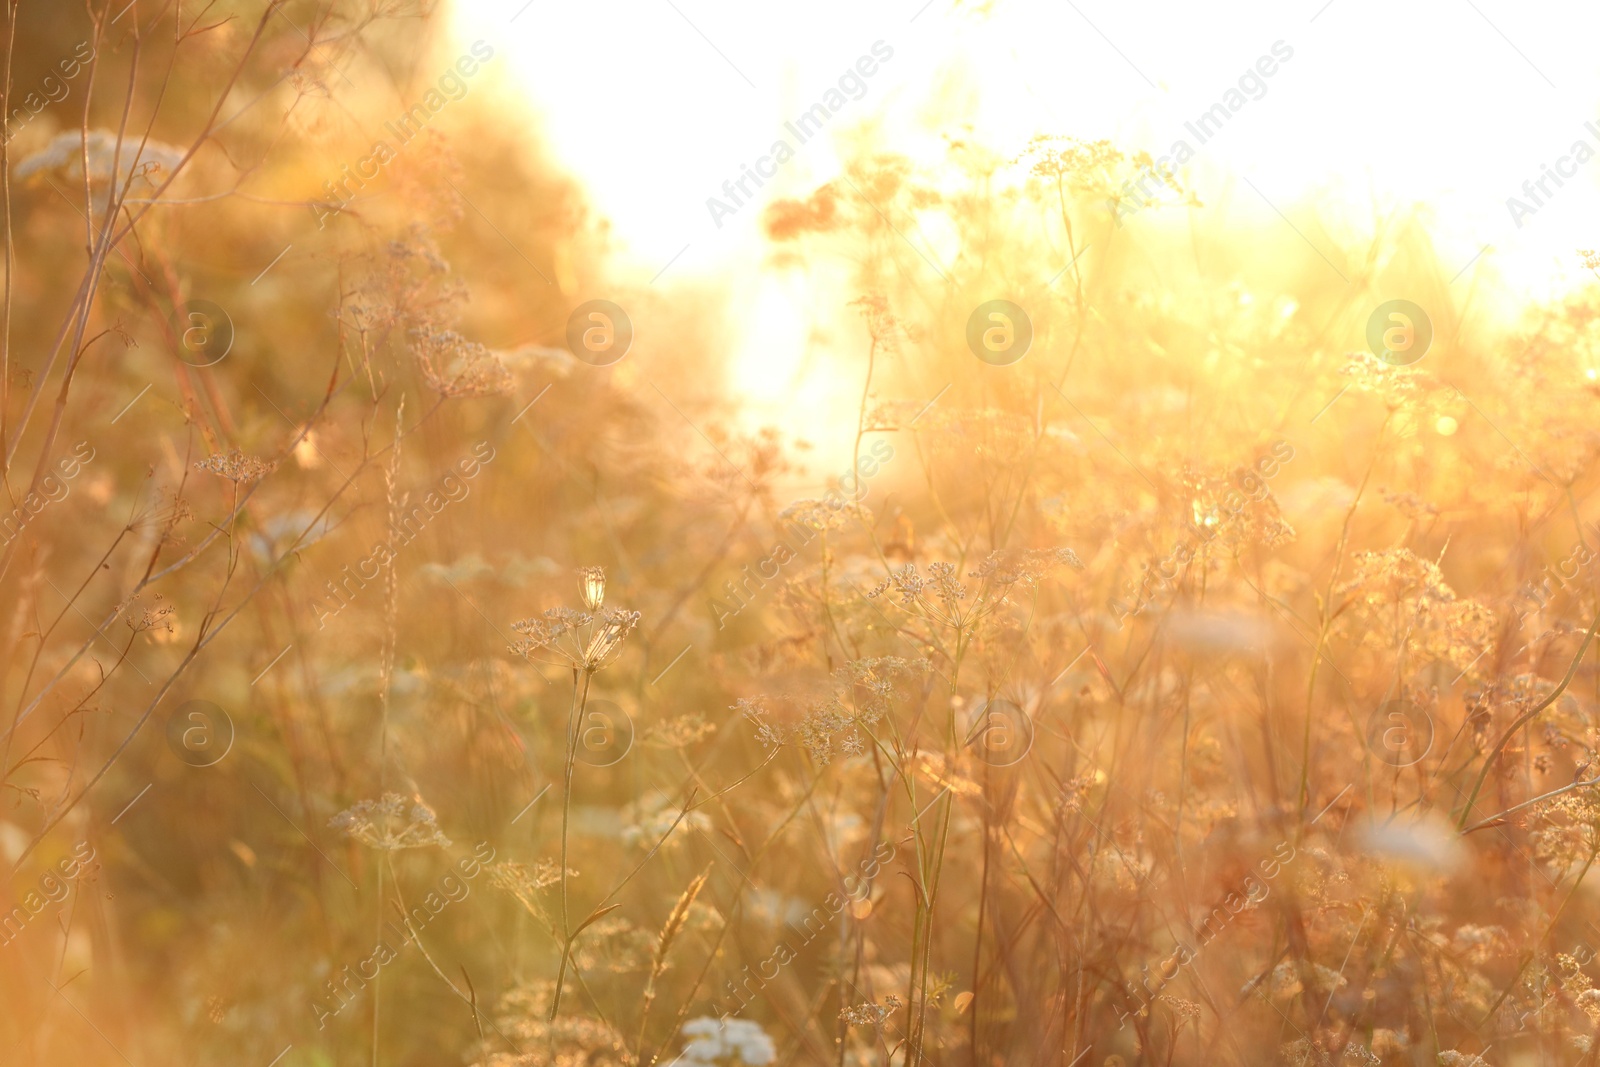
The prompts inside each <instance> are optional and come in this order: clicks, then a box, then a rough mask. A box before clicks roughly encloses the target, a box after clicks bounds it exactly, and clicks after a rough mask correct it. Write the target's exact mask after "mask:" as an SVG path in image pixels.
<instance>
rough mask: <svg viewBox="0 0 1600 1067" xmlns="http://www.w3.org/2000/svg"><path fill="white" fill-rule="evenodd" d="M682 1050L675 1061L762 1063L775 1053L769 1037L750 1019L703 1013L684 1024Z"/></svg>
mask: <svg viewBox="0 0 1600 1067" xmlns="http://www.w3.org/2000/svg"><path fill="white" fill-rule="evenodd" d="M683 1036H684V1037H686V1038H688V1039H689V1040H688V1041H687V1042H685V1043H684V1046H683V1053H682V1054H681V1055H680V1056H679V1059H678V1062H679V1063H682V1064H685V1065H687V1067H712V1065H716V1067H734V1065H735V1064H743V1065H744V1067H765V1065H766V1064H769V1063H771V1062H772V1061H773V1060H775V1059H776V1058H777V1056H778V1050H777V1047H776V1046H774V1045H773V1043H772V1038H770V1037H768V1036H767V1032H766V1031H765V1030H763V1029H762V1028H761V1024H760V1023H758V1022H755V1021H753V1020H751V1019H722V1020H718V1019H713V1018H711V1017H709V1016H702V1017H700V1018H698V1019H690V1020H689V1021H688V1022H686V1023H684V1024H683Z"/></svg>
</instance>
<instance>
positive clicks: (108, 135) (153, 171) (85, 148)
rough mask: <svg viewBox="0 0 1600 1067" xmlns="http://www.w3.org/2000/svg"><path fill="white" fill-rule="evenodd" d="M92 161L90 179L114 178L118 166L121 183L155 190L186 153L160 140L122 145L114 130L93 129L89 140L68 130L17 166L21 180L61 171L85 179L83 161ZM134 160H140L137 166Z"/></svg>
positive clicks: (69, 175) (76, 132) (139, 141)
mask: <svg viewBox="0 0 1600 1067" xmlns="http://www.w3.org/2000/svg"><path fill="white" fill-rule="evenodd" d="M85 155H87V157H88V160H89V180H90V181H93V182H103V181H106V180H108V179H109V178H111V176H112V170H111V168H112V165H113V163H115V165H116V179H117V182H118V183H119V184H121V183H123V182H126V181H128V180H129V178H132V179H133V180H135V181H140V182H143V183H144V184H145V185H147V186H150V187H154V186H157V185H160V184H161V183H162V182H163V181H165V180H166V179H165V175H166V174H168V173H170V172H171V171H172V169H173V168H174V167H176V166H177V165H178V163H179V161H180V160H182V159H183V150H182V149H181V148H177V147H175V146H173V145H169V144H163V143H161V142H160V141H151V140H143V141H141V140H138V139H130V140H125V141H121V142H120V148H119V141H118V138H117V135H116V133H114V132H113V131H111V130H90V131H89V136H88V139H87V140H85V139H84V136H83V134H82V133H81V132H80V131H78V130H68V131H67V132H65V133H58V134H56V135H55V137H53V138H51V140H50V143H49V144H47V145H45V146H44V147H43V148H42V149H40V150H39V151H37V152H35V153H34V154H33V155H31V156H29V157H28V158H27V159H24V160H23V161H22V162H21V163H18V164H17V171H16V175H17V178H18V179H19V180H21V179H23V178H26V177H28V176H29V175H30V174H35V173H44V172H46V171H59V172H60V173H61V174H62V175H63V176H64V177H66V178H68V179H71V180H82V178H83V162H84V157H85ZM135 157H137V164H136V160H135Z"/></svg>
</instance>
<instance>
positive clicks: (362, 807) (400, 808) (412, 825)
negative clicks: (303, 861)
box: [328, 793, 450, 852]
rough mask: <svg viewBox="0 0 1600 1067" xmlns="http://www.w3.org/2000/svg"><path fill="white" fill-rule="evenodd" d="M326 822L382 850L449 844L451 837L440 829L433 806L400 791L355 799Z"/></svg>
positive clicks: (363, 842)
mask: <svg viewBox="0 0 1600 1067" xmlns="http://www.w3.org/2000/svg"><path fill="white" fill-rule="evenodd" d="M328 825H329V826H330V827H332V828H333V829H335V830H342V831H343V832H344V833H345V834H347V835H348V836H350V837H351V838H354V839H355V840H357V841H359V842H361V843H362V844H363V845H366V846H367V847H368V848H374V849H378V850H379V851H382V852H397V851H399V850H401V849H407V848H430V847H433V846H440V847H448V846H449V844H450V839H449V838H448V837H446V836H445V835H444V833H443V832H442V831H441V830H440V829H439V820H438V817H437V816H435V815H434V813H433V809H432V808H430V807H428V805H427V804H425V803H423V801H422V798H421V797H413V798H411V799H410V800H409V801H408V800H407V799H406V798H405V797H403V796H401V795H400V794H399V793H385V794H383V796H382V797H380V798H378V799H377V800H362V801H358V802H357V803H355V804H353V805H351V806H350V807H348V808H346V809H345V810H343V811H341V812H340V813H339V814H337V815H335V816H334V817H333V818H331V819H329V820H328Z"/></svg>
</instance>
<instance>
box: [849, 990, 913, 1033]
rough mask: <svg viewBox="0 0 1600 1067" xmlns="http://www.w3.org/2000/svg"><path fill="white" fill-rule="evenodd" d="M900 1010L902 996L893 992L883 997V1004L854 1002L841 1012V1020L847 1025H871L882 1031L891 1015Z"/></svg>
mask: <svg viewBox="0 0 1600 1067" xmlns="http://www.w3.org/2000/svg"><path fill="white" fill-rule="evenodd" d="M899 1010H900V998H899V997H897V996H895V995H894V994H893V993H891V994H889V995H888V996H886V997H884V998H883V1003H882V1004H873V1003H871V1002H868V1003H866V1004H852V1005H851V1006H849V1007H847V1008H844V1009H842V1010H841V1011H840V1012H839V1021H840V1022H842V1023H844V1024H845V1025H846V1026H870V1027H872V1028H873V1029H874V1030H878V1031H882V1030H883V1027H884V1024H885V1023H886V1022H888V1021H889V1016H891V1015H893V1014H894V1013H895V1012H897V1011H899Z"/></svg>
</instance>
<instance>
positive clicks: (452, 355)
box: [411, 329, 512, 399]
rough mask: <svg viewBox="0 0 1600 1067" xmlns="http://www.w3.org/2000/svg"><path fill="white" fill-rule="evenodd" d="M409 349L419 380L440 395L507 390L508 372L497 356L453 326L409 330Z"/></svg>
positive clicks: (469, 395)
mask: <svg viewBox="0 0 1600 1067" xmlns="http://www.w3.org/2000/svg"><path fill="white" fill-rule="evenodd" d="M411 352H412V354H413V355H414V356H415V357H416V359H417V366H418V368H419V369H420V370H421V371H422V380H423V381H425V382H427V383H428V388H429V389H432V390H433V391H434V392H436V393H438V394H439V395H440V396H444V397H460V398H465V399H472V398H476V397H484V396H499V395H501V394H503V393H507V392H509V391H510V390H511V385H512V381H511V372H510V371H508V370H506V368H505V365H504V364H502V363H501V362H500V359H499V357H498V356H496V355H495V354H494V353H492V352H490V351H489V350H488V349H487V348H485V347H484V346H483V345H480V344H478V343H477V342H475V341H469V340H467V339H466V338H465V337H462V336H461V335H460V334H459V333H456V332H455V331H454V330H424V329H419V330H414V331H412V344H411Z"/></svg>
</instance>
